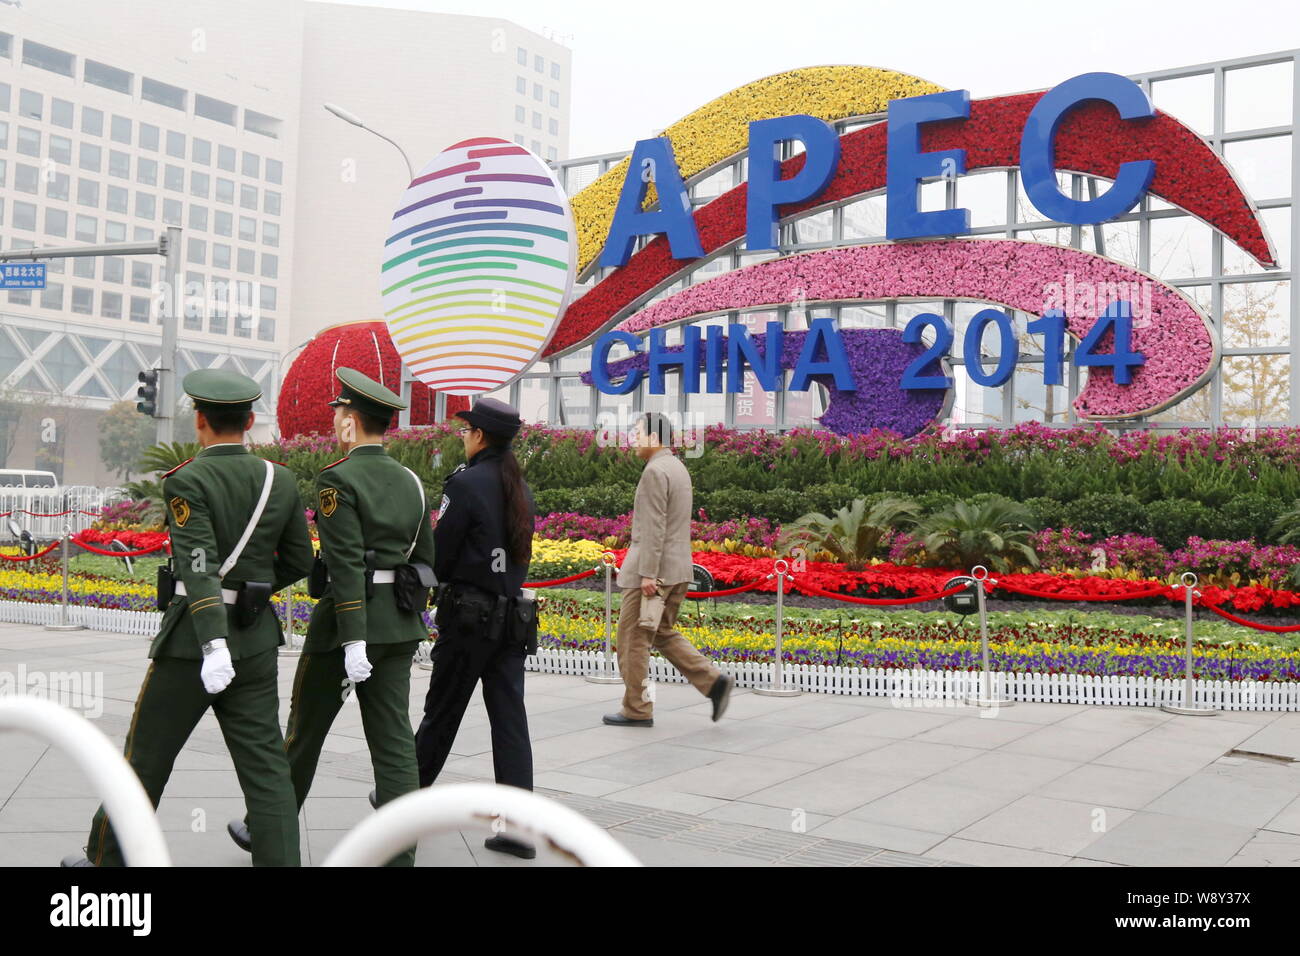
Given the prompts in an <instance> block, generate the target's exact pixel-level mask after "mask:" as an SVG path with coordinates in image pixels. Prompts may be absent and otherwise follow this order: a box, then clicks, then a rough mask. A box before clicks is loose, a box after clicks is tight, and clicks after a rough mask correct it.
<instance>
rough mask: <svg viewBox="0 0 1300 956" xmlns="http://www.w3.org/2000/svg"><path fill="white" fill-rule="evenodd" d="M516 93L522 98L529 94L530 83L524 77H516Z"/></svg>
mask: <svg viewBox="0 0 1300 956" xmlns="http://www.w3.org/2000/svg"><path fill="white" fill-rule="evenodd" d="M515 92H516V93H518V94H519V95H520V96H523V95H525V94H526V93H527V92H528V81H527V80H525V79H524V78H523V77H522V76H516V77H515Z"/></svg>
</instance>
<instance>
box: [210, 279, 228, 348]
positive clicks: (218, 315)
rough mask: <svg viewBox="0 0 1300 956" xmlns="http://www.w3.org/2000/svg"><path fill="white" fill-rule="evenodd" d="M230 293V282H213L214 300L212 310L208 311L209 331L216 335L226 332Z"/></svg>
mask: <svg viewBox="0 0 1300 956" xmlns="http://www.w3.org/2000/svg"><path fill="white" fill-rule="evenodd" d="M229 295H230V283H228V282H214V283H212V297H213V299H214V300H215V301H214V302H213V306H212V311H210V312H209V313H208V331H209V332H211V333H213V334H214V335H225V334H226V315H227V313H228V311H229V306H228V305H227V302H228V297H229Z"/></svg>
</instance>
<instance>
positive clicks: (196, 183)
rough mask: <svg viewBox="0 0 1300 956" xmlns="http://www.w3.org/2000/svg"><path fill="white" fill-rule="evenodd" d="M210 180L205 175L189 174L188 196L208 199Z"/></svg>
mask: <svg viewBox="0 0 1300 956" xmlns="http://www.w3.org/2000/svg"><path fill="white" fill-rule="evenodd" d="M211 183H212V179H211V177H210V176H209V175H208V174H207V173H197V172H193V171H191V172H190V195H191V196H201V197H203V198H204V199H207V198H208V192H209V191H210V190H211Z"/></svg>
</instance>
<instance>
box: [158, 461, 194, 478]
mask: <svg viewBox="0 0 1300 956" xmlns="http://www.w3.org/2000/svg"><path fill="white" fill-rule="evenodd" d="M193 460H194V459H193V458H192V457H191V458H186V459H185V460H184V461H183V462H181V463H180V464H179V465H177V466H176V467H175V468H173V469H172V470H171V471H165V472H163V477H164V478H170V477H171V476H172V475H173V474H175V473H176V472H178V471H180V470H181V469H182V468H184V467H185V466H186V465H188V464H189V463H190V462H192V461H193Z"/></svg>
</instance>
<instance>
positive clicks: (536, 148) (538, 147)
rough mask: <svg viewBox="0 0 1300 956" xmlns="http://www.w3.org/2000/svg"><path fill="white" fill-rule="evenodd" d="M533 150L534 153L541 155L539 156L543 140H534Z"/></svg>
mask: <svg viewBox="0 0 1300 956" xmlns="http://www.w3.org/2000/svg"><path fill="white" fill-rule="evenodd" d="M532 150H533V152H534V153H536V154H537V155H539V156H540V155H541V154H542V142H541V140H537V139H535V140H533V145H532Z"/></svg>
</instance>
